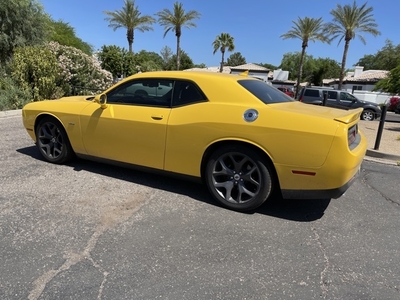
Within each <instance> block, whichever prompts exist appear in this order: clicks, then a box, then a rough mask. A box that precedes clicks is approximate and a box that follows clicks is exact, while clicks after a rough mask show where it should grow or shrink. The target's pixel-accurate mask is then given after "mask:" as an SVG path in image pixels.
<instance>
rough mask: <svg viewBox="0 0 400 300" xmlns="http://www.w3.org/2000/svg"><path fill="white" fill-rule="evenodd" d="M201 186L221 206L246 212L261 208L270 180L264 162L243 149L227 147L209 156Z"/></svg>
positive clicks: (267, 192)
mask: <svg viewBox="0 0 400 300" xmlns="http://www.w3.org/2000/svg"><path fill="white" fill-rule="evenodd" d="M204 176H205V183H206V185H207V188H208V190H209V191H210V193H211V194H212V196H213V197H214V198H215V200H217V201H218V202H219V203H221V204H222V205H223V206H225V207H227V208H230V209H233V210H236V211H242V212H245V211H249V210H253V209H255V208H257V207H259V206H260V205H261V204H263V203H264V202H265V201H266V200H267V198H268V197H269V195H270V194H271V190H272V179H271V178H272V177H271V172H270V170H269V168H268V164H267V163H266V162H265V160H264V159H263V158H262V157H261V156H260V155H259V154H258V153H257V152H256V151H254V150H252V149H250V148H248V147H246V146H241V145H240V146H234V145H232V146H227V147H222V148H219V149H217V150H216V151H215V152H214V153H212V154H211V156H210V158H209V160H208V161H207V164H206V168H205V173H204Z"/></svg>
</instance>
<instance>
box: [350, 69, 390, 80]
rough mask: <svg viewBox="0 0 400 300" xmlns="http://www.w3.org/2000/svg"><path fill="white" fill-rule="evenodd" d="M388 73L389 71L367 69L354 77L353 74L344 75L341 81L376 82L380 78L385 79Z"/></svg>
mask: <svg viewBox="0 0 400 300" xmlns="http://www.w3.org/2000/svg"><path fill="white" fill-rule="evenodd" d="M388 73H389V71H383V70H367V71H364V72H362V73H361V75H359V76H356V77H354V74H352V75H350V76H346V77H344V78H343V81H364V82H377V81H379V80H381V79H385V78H386V77H387V76H388Z"/></svg>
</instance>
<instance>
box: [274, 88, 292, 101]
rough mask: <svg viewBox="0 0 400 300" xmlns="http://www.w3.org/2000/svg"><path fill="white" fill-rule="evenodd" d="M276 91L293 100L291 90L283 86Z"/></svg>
mask: <svg viewBox="0 0 400 300" xmlns="http://www.w3.org/2000/svg"><path fill="white" fill-rule="evenodd" d="M277 89H278V90H280V91H281V92H283V93H285V94H286V95H288V96H289V97H292V98H294V92H293V90H292V89H290V88H288V87H285V86H280V87H277Z"/></svg>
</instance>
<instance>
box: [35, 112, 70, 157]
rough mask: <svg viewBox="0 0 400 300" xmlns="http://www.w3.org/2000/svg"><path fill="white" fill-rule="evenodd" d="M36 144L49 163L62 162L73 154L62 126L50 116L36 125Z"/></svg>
mask: <svg viewBox="0 0 400 300" xmlns="http://www.w3.org/2000/svg"><path fill="white" fill-rule="evenodd" d="M36 145H37V147H38V148H39V151H40V153H41V154H42V156H43V157H44V158H45V159H46V160H47V161H49V162H51V163H56V164H62V163H65V162H66V161H68V160H69V159H71V158H72V156H73V151H72V147H71V144H70V142H69V140H68V137H67V134H66V132H65V130H64V127H63V126H62V125H61V124H60V122H58V121H57V120H56V119H54V118H52V117H45V118H43V119H42V120H41V121H40V122H39V124H38V126H37V127H36Z"/></svg>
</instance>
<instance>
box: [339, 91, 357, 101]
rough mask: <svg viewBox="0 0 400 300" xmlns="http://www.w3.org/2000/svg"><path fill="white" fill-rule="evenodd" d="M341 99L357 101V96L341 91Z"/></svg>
mask: <svg viewBox="0 0 400 300" xmlns="http://www.w3.org/2000/svg"><path fill="white" fill-rule="evenodd" d="M340 100H347V101H356V100H357V98H356V97H354V96H353V95H352V94H349V93H346V92H341V93H340Z"/></svg>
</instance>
